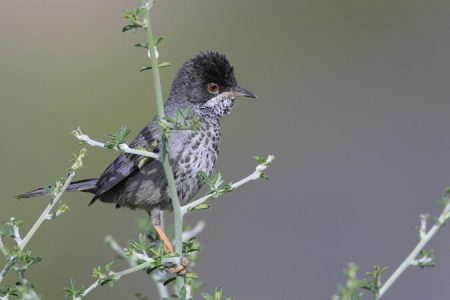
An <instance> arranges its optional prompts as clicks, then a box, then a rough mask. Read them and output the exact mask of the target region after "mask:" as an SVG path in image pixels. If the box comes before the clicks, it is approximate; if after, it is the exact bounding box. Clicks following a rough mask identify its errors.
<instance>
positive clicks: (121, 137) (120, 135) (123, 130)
mask: <svg viewBox="0 0 450 300" xmlns="http://www.w3.org/2000/svg"><path fill="white" fill-rule="evenodd" d="M130 132H131V130H130V129H128V127H127V125H125V124H123V125H122V126H121V127H120V129H119V131H118V132H117V133H108V138H109V141H107V142H106V143H105V147H106V148H108V149H113V150H117V149H118V147H119V145H120V144H124V143H126V138H127V136H128V135H129V134H130Z"/></svg>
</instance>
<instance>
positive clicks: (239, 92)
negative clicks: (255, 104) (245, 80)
mask: <svg viewBox="0 0 450 300" xmlns="http://www.w3.org/2000/svg"><path fill="white" fill-rule="evenodd" d="M232 93H233V95H234V96H235V97H248V98H258V97H257V96H256V95H255V94H253V93H252V92H250V91H249V90H246V89H243V88H240V87H237V88H234V89H233V91H232Z"/></svg>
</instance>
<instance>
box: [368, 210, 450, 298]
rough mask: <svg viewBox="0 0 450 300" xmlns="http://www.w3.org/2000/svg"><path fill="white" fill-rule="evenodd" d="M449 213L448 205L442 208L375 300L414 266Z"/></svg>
mask: <svg viewBox="0 0 450 300" xmlns="http://www.w3.org/2000/svg"><path fill="white" fill-rule="evenodd" d="M449 212H450V205H449V204H447V206H446V207H445V208H444V210H443V212H442V214H441V215H440V216H439V218H438V221H437V223H436V224H435V225H433V227H431V229H430V230H429V231H428V232H427V233H426V234H424V235H423V236H421V238H420V241H419V243H418V244H417V245H416V247H414V249H413V250H412V251H411V253H410V254H409V255H408V256H407V257H406V258H405V260H404V261H403V262H402V263H401V264H400V266H399V267H398V268H397V269H396V270H395V271H394V273H392V275H391V276H390V277H389V278H388V280H386V282H385V283H384V284H383V286H382V287H381V288H380V292H379V295H378V297H377V298H375V299H377V300H378V299H381V297H383V295H384V294H385V293H386V291H387V290H388V289H389V288H390V287H391V286H392V285H393V284H394V282H395V281H397V279H398V278H399V277H400V275H402V274H403V272H404V271H405V270H406V269H407V268H408V267H409V266H411V265H414V262H415V261H416V257H417V256H418V255H419V253H420V251H421V250H422V249H423V248H424V247H425V246H426V245H427V244H428V242H429V241H430V240H431V238H432V237H434V235H435V234H436V233H437V232H438V231H439V229H441V227H442V224H444V223H445V222H446V220H448V218H449Z"/></svg>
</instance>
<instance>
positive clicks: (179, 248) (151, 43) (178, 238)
mask: <svg viewBox="0 0 450 300" xmlns="http://www.w3.org/2000/svg"><path fill="white" fill-rule="evenodd" d="M150 8H151V3H147V7H146V11H145V23H146V26H147V28H146V31H147V45H148V50H149V51H150V56H151V61H152V71H153V84H154V88H155V96H156V107H157V111H158V116H159V118H160V119H161V120H162V119H163V118H164V117H165V114H164V102H163V97H162V89H161V79H160V75H159V66H158V65H159V63H158V57H157V55H156V53H157V50H156V44H155V39H154V37H153V32H152V25H151V19H150ZM162 148H163V149H162V150H163V151H162V157H161V159H162V162H163V167H164V173H165V175H166V178H167V183H168V186H169V193H170V198H171V200H172V206H173V214H174V223H175V224H174V225H175V251H176V252H177V253H178V254H179V255H180V258H181V256H182V255H183V241H182V233H183V231H182V225H183V215H182V214H181V206H180V201H179V200H178V195H177V189H176V185H175V179H174V176H173V171H172V167H171V166H170V161H169V152H168V138H167V136H166V135H165V134H164V132H163V134H162ZM183 286H184V278H183V277H182V276H177V287H178V290H179V291H181V288H182V287H183Z"/></svg>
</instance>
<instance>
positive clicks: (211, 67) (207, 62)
mask: <svg viewBox="0 0 450 300" xmlns="http://www.w3.org/2000/svg"><path fill="white" fill-rule="evenodd" d="M239 96H244V97H251V98H256V96H255V95H254V94H253V93H251V92H250V91H247V90H244V89H242V88H240V87H239V85H238V83H237V81H236V78H235V76H234V68H233V66H232V65H231V64H230V62H229V61H228V59H227V58H226V57H225V55H224V54H222V53H219V52H215V51H208V52H205V53H200V54H198V55H196V56H194V57H192V58H190V59H189V60H187V61H186V62H185V63H184V64H183V66H182V67H181V68H180V70H179V71H178V74H177V76H176V77H175V79H174V81H173V85H172V91H171V95H170V99H171V100H172V101H175V102H178V103H179V104H181V102H184V104H186V102H187V103H188V104H190V105H191V106H192V105H193V106H194V107H197V108H199V109H204V110H210V111H211V112H212V113H216V114H218V116H222V115H224V114H227V113H229V111H230V110H231V108H232V106H233V103H234V99H235V97H239ZM175 99H176V100H175Z"/></svg>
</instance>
